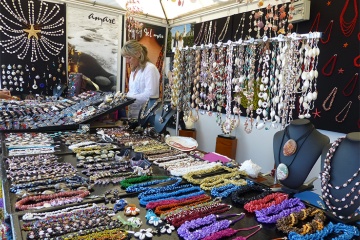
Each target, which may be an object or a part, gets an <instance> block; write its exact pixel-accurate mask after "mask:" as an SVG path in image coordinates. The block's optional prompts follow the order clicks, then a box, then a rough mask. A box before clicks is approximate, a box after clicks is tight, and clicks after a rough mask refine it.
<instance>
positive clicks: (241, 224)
mask: <svg viewBox="0 0 360 240" xmlns="http://www.w3.org/2000/svg"><path fill="white" fill-rule="evenodd" d="M2 138H4V135H3V136H2ZM60 147H61V149H62V150H63V151H59V152H55V153H54V154H55V155H57V156H58V157H59V159H58V162H61V163H70V164H71V165H72V166H73V167H74V168H77V175H79V176H81V177H86V175H84V174H83V172H82V169H80V168H79V167H78V164H79V160H78V159H77V158H76V156H75V154H74V153H72V152H71V151H69V150H66V146H60ZM3 148H4V143H3ZM120 150H121V148H120V146H119V149H114V151H120ZM6 156H7V151H6V149H5V150H3V158H2V161H1V174H2V181H3V184H2V185H3V193H4V199H5V210H6V214H7V215H8V216H9V217H10V219H11V222H12V230H13V236H14V239H17V240H22V239H24V240H25V239H27V232H25V231H22V230H21V229H22V227H23V225H24V221H23V220H22V217H23V216H24V215H25V214H26V213H29V212H31V213H35V214H36V213H42V212H44V211H55V210H62V209H64V208H71V207H73V206H77V205H79V204H86V203H88V204H93V203H96V204H97V205H98V206H104V205H105V206H107V207H109V208H110V209H113V207H114V203H113V202H111V201H110V202H108V203H107V202H106V199H107V200H108V201H109V199H110V197H111V196H110V197H109V195H106V194H107V192H108V191H111V192H114V191H115V190H116V191H117V192H118V198H121V199H125V200H126V201H127V203H128V204H135V206H137V207H138V208H139V209H140V215H139V217H140V219H141V221H142V225H141V227H140V228H139V229H147V228H153V229H154V227H153V226H151V225H149V224H148V223H147V221H146V218H145V214H146V209H145V208H144V207H140V205H139V199H138V197H137V195H138V193H126V191H125V190H124V189H121V187H120V184H119V183H115V184H112V183H110V184H106V185H95V186H94V187H93V190H92V191H91V194H90V196H88V197H85V198H84V200H83V201H82V202H81V203H74V204H67V205H66V206H57V207H50V208H46V209H32V210H23V211H19V210H17V209H15V208H14V205H15V202H16V201H17V200H16V196H15V194H14V193H11V192H10V190H9V189H10V182H9V180H8V179H7V178H6V177H4V176H6V172H5V168H7V167H8V166H7V164H5V162H4V158H6ZM152 173H153V176H169V172H167V171H165V170H164V168H161V167H159V166H157V165H154V164H153V165H152ZM248 179H250V178H248ZM251 180H252V181H254V182H255V183H257V184H260V185H262V186H266V187H271V188H273V189H274V190H278V189H279V188H278V186H277V185H273V178H272V177H271V176H263V175H260V176H259V177H258V178H256V179H251ZM181 184H188V183H187V181H186V180H182V182H181ZM162 186H164V185H162ZM206 194H207V195H210V192H209V191H206ZM290 197H291V196H290ZM222 202H223V203H226V204H229V205H232V207H231V209H230V210H229V211H227V212H225V213H223V214H224V215H227V214H239V213H245V216H244V218H243V219H241V220H240V221H238V222H236V223H235V224H233V225H231V227H232V228H233V229H240V228H248V227H253V226H256V225H258V224H259V222H258V221H257V220H256V218H255V214H254V213H248V212H246V211H245V210H244V209H243V208H242V206H236V205H234V204H233V202H232V199H231V197H227V198H225V199H223V200H222ZM221 215H222V214H221ZM117 216H120V217H121V218H122V219H126V218H127V216H125V214H124V211H120V212H118V213H117V214H116V215H115V216H113V217H112V218H113V219H117ZM139 229H128V230H130V231H134V232H137V231H139ZM251 232H252V231H244V232H243V231H241V232H239V233H237V234H236V236H247V235H249V234H250V233H251ZM285 236H286V235H285V234H283V233H281V232H280V231H278V230H276V227H275V224H262V228H261V230H260V231H259V232H257V233H256V234H255V235H253V236H252V237H251V239H254V240H264V239H276V238H282V237H285ZM132 238H133V239H134V237H132ZM153 239H166V240H167V239H180V238H179V236H178V234H177V232H176V231H175V232H172V233H171V234H162V235H154V237H153Z"/></svg>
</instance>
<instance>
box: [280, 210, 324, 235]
mask: <svg viewBox="0 0 360 240" xmlns="http://www.w3.org/2000/svg"><path fill="white" fill-rule="evenodd" d="M309 217H312V220H311V222H306V223H304V222H302V223H303V225H302V226H301V228H299V227H296V224H298V223H299V222H300V221H304V220H305V219H307V218H309ZM325 219H326V217H325V214H324V212H323V211H321V210H320V209H316V208H312V207H310V208H306V209H301V211H300V212H296V213H291V214H290V215H289V216H286V217H283V218H280V219H279V220H277V222H276V228H277V229H278V230H280V231H282V232H284V233H286V234H288V233H289V232H297V233H299V234H301V235H305V234H311V233H314V232H315V231H319V230H322V229H323V228H324V221H325Z"/></svg>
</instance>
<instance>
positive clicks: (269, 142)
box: [168, 114, 346, 194]
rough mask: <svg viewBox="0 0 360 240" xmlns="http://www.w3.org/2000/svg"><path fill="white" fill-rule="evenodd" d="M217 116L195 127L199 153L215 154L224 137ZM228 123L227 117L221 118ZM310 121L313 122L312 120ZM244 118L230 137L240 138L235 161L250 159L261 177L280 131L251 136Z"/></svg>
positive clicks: (269, 164)
mask: <svg viewBox="0 0 360 240" xmlns="http://www.w3.org/2000/svg"><path fill="white" fill-rule="evenodd" d="M215 118H216V114H213V116H211V117H209V116H208V115H201V114H200V118H199V121H198V122H196V123H195V128H196V140H197V142H198V145H199V147H198V149H199V150H202V151H205V152H214V151H215V145H216V138H217V136H218V135H219V134H222V132H221V129H220V127H219V126H218V125H217V124H216V122H215ZM222 119H225V115H223V116H222ZM310 121H311V119H310ZM244 123H245V118H244V117H241V122H240V126H238V127H237V128H236V129H235V130H234V131H233V132H232V134H231V135H234V136H236V138H237V149H236V161H237V162H238V163H242V162H244V161H245V160H248V159H251V160H252V161H253V162H254V163H256V164H258V165H259V166H260V167H261V168H262V169H261V172H262V173H268V172H270V171H271V169H273V167H274V153H273V137H274V134H275V133H276V132H277V131H280V129H273V128H270V130H265V129H262V130H257V129H253V130H252V132H251V133H249V134H248V133H246V132H245V131H244ZM317 130H318V131H319V132H321V133H322V134H324V135H326V136H328V137H329V138H330V142H331V143H332V142H333V141H335V140H336V139H337V138H339V137H340V136H344V135H346V133H337V132H330V131H326V130H321V129H317ZM168 131H169V132H170V134H171V135H176V133H175V131H174V130H173V129H168ZM320 159H321V158H320V157H319V159H318V161H317V162H316V164H315V165H314V167H313V169H312V170H311V172H310V174H309V176H308V178H307V180H306V181H308V180H309V179H311V178H313V177H318V176H319V173H320V171H321V169H320V162H321V161H320ZM314 186H315V188H314V192H316V193H318V194H320V193H321V190H320V181H319V179H318V180H316V181H315V182H314Z"/></svg>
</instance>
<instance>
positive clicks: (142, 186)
mask: <svg viewBox="0 0 360 240" xmlns="http://www.w3.org/2000/svg"><path fill="white" fill-rule="evenodd" d="M171 181H175V183H172V184H170V185H167V186H165V187H154V188H159V189H160V188H163V189H167V188H173V187H174V186H177V185H179V184H180V183H181V181H182V178H178V177H173V178H166V179H160V180H153V181H148V182H143V183H138V184H134V185H131V186H129V187H127V188H126V192H127V193H133V192H143V191H146V190H148V189H151V188H152V187H151V186H152V185H157V184H159V183H164V182H171Z"/></svg>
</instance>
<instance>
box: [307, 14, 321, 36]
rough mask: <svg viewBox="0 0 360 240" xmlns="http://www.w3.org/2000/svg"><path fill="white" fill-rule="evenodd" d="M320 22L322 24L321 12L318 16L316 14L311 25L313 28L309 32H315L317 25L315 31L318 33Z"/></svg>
mask: <svg viewBox="0 0 360 240" xmlns="http://www.w3.org/2000/svg"><path fill="white" fill-rule="evenodd" d="M319 22H320V12H318V14H316V17H315V19H314V22H313V24H312V25H311V28H310V30H309V32H312V31H313V28H314V26H315V25H316V28H315V31H316V32H317V31H318V28H319Z"/></svg>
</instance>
